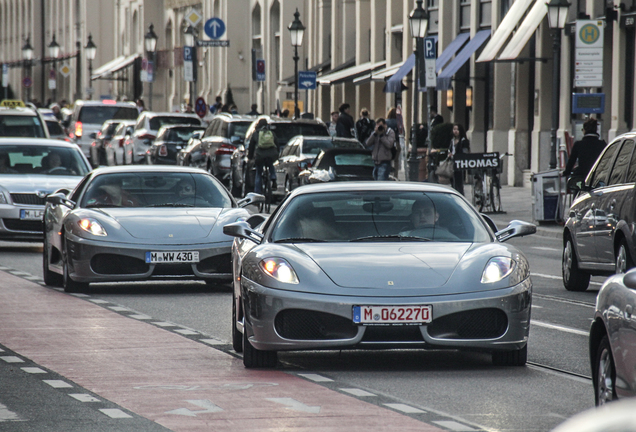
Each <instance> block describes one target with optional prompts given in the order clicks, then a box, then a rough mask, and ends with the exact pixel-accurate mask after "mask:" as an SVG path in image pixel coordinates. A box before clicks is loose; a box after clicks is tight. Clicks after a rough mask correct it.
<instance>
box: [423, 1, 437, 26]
mask: <svg viewBox="0 0 636 432" xmlns="http://www.w3.org/2000/svg"><path fill="white" fill-rule="evenodd" d="M426 9H427V10H428V33H429V34H437V33H438V31H439V0H426Z"/></svg>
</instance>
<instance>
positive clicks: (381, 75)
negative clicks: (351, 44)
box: [353, 62, 404, 85]
mask: <svg viewBox="0 0 636 432" xmlns="http://www.w3.org/2000/svg"><path fill="white" fill-rule="evenodd" d="M403 64H404V62H399V63H396V64H394V65H391V66H388V67H385V68H384V69H379V70H377V71H374V72H369V73H368V74H365V75H362V76H360V77H358V78H356V79H354V80H353V83H354V84H355V85H360V84H365V83H368V82H371V81H373V82H384V81H386V80H387V79H389V78H391V77H392V76H393V74H395V73H396V72H397V71H398V69H400V68H401V67H402V65H403Z"/></svg>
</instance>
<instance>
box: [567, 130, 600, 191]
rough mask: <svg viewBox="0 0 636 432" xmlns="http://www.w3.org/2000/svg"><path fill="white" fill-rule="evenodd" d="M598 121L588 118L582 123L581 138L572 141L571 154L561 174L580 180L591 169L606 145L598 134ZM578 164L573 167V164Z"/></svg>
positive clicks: (583, 178) (582, 179)
mask: <svg viewBox="0 0 636 432" xmlns="http://www.w3.org/2000/svg"><path fill="white" fill-rule="evenodd" d="M597 130H598V122H597V121H596V119H595V118H589V119H587V120H586V121H585V123H583V132H584V133H585V135H583V138H582V139H581V140H580V141H577V142H575V143H574V146H573V147H572V154H570V158H569V159H568V164H567V165H566V167H565V170H564V171H563V176H564V177H568V176H570V175H571V176H572V177H571V178H572V179H575V180H571V181H574V182H582V181H584V180H585V178H586V177H587V175H588V173H589V172H590V170H591V169H592V166H593V165H594V162H596V159H598V157H599V155H600V154H601V152H602V151H603V149H604V148H605V146H606V145H607V143H606V142H605V141H603V140H602V139H600V137H599V135H598V132H597ZM577 162H578V166H577V167H576V168H574V164H575V163H577Z"/></svg>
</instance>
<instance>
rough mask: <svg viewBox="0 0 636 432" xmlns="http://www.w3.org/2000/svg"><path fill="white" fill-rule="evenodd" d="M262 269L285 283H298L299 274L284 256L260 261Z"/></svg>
mask: <svg viewBox="0 0 636 432" xmlns="http://www.w3.org/2000/svg"><path fill="white" fill-rule="evenodd" d="M260 265H261V269H263V271H264V272H265V273H267V274H268V275H270V276H271V277H273V278H274V279H276V280H277V281H279V282H283V283H290V284H297V283H298V276H296V272H295V271H294V269H293V268H292V266H291V265H289V263H288V262H287V261H285V260H284V259H282V258H265V259H264V260H262V261H261V262H260Z"/></svg>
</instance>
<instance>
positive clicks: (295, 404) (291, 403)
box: [267, 398, 320, 414]
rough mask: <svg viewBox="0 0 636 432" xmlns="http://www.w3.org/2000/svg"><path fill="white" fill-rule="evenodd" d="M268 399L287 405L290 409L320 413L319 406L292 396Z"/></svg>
mask: <svg viewBox="0 0 636 432" xmlns="http://www.w3.org/2000/svg"><path fill="white" fill-rule="evenodd" d="M267 400H268V401H271V402H275V403H278V404H281V405H286V406H287V408H286V409H289V410H292V411H300V412H306V413H312V414H320V407H319V406H309V405H305V404H304V403H302V402H300V401H297V400H296V399H292V398H267Z"/></svg>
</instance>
